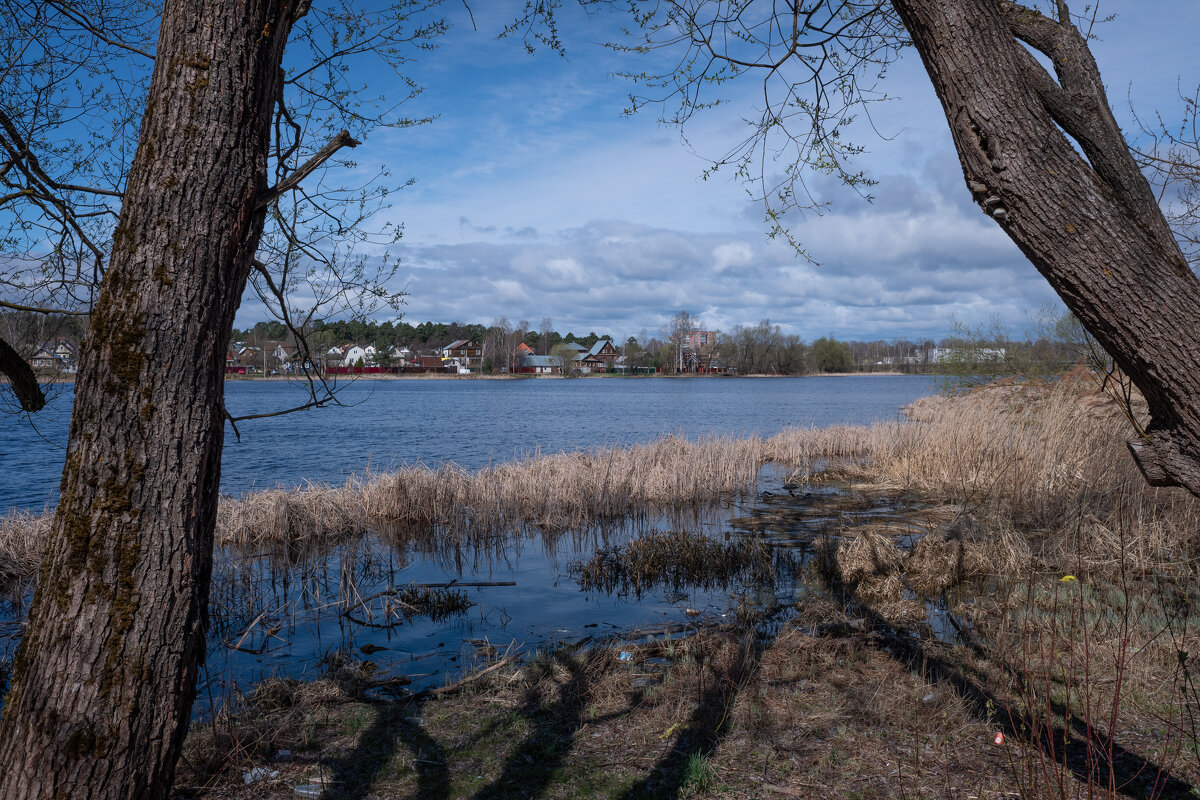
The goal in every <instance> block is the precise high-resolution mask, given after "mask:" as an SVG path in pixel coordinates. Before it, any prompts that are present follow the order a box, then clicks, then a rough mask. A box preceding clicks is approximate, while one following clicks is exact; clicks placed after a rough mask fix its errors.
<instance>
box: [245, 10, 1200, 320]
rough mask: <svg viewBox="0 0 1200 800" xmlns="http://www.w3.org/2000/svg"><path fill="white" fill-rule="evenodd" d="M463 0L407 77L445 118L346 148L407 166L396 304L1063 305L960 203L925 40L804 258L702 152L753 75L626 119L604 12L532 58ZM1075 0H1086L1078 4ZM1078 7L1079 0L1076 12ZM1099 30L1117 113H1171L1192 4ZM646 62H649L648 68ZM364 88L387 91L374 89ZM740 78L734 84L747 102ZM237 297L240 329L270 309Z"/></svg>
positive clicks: (917, 313) (433, 315) (623, 313)
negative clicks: (861, 170)
mask: <svg viewBox="0 0 1200 800" xmlns="http://www.w3.org/2000/svg"><path fill="white" fill-rule="evenodd" d="M481 5H484V4H480V3H473V4H472V11H473V12H474V16H475V20H476V23H477V26H478V29H479V30H478V31H477V32H476V31H472V30H471V29H470V24H469V20H468V19H467V15H466V11H465V9H464V7H463V6H462V5H461V4H460V3H454V2H452V3H448V4H447V5H446V6H445V7H444V12H445V13H446V14H447V15H448V17H449V18H450V19H451V22H452V23H453V25H454V28H453V30H452V31H451V32H450V33H449V34H448V35H447V36H446V38H445V39H444V40H443V41H442V42H441V45H440V47H439V49H438V50H437V51H436V52H434V53H431V54H425V55H424V56H422V58H421V60H420V61H419V62H417V63H416V64H414V65H413V68H412V70H411V71H410V74H412V76H413V77H414V78H415V79H416V80H417V81H418V82H419V83H421V84H422V85H423V86H424V87H425V92H424V93H423V94H422V95H421V96H420V97H419V98H418V99H417V100H415V101H412V102H410V103H409V104H407V105H406V106H404V108H403V111H404V112H405V113H406V114H409V115H436V116H437V119H436V121H434V122H433V123H432V124H430V125H428V126H424V127H421V128H416V129H406V130H380V131H376V132H375V133H374V134H373V135H371V136H370V137H369V138H368V139H367V140H366V141H365V143H364V144H363V146H362V147H360V148H358V149H357V150H356V151H355V152H354V158H355V160H356V161H357V162H358V163H359V164H360V165H361V167H360V168H361V169H362V170H364V171H368V170H374V169H375V168H376V167H378V166H380V165H387V166H388V167H390V168H391V170H392V171H393V172H394V174H395V175H397V176H402V177H407V176H411V177H413V178H415V179H416V183H415V184H414V185H413V186H411V187H409V188H407V189H405V190H404V191H403V192H401V193H399V194H398V195H394V196H393V199H392V206H391V208H390V209H388V210H387V212H386V218H387V219H389V220H391V221H394V222H396V223H403V224H404V226H405V237H404V239H403V240H402V242H401V243H400V244H399V245H398V246H395V247H393V248H392V252H393V253H394V254H395V255H397V256H399V257H400V259H401V264H400V269H399V271H398V273H397V278H396V280H395V281H394V285H393V288H395V289H400V288H407V291H408V293H409V296H408V301H407V305H406V307H405V308H404V318H405V319H406V320H408V321H410V322H413V323H417V322H421V321H424V320H440V321H451V320H459V321H464V322H482V323H488V322H490V321H491V320H492V319H494V318H495V317H497V316H500V315H504V316H506V317H508V318H509V319H510V320H512V321H514V322H516V321H518V320H528V321H529V322H530V323H531V324H532V326H533V327H534V328H536V327H537V326H538V323H539V322H540V320H541V319H542V318H543V317H546V316H548V317H550V318H552V319H553V321H554V324H555V327H556V328H557V329H558V330H560V331H563V332H565V331H567V330H572V331H575V332H586V331H588V330H595V331H597V332H604V333H611V334H614V335H616V336H618V337H622V338H623V337H625V336H629V335H639V334H640V333H641V332H642V331H646V332H648V333H649V334H651V335H655V334H658V333H659V332H660V331H661V330H662V328H663V327H664V326H665V324H666V322H667V320H668V319H669V318H670V317H671V316H672V315H673V314H674V313H676V312H678V311H680V310H687V311H689V312H691V313H693V314H697V315H699V316H700V317H701V318H702V319H703V320H704V321H705V322H706V323H707V325H708V326H709V327H712V328H719V329H725V330H728V329H729V328H731V327H732V326H734V325H737V324H747V325H749V324H756V323H757V322H758V321H759V320H761V319H763V318H770V319H771V321H772V322H773V323H778V324H780V325H781V326H783V328H784V329H786V330H788V331H790V332H793V333H797V334H799V335H801V336H802V337H804V338H805V339H806V340H811V339H813V338H816V337H818V336H824V335H829V334H833V335H835V336H837V337H839V338H857V339H874V338H884V339H892V338H899V337H904V338H913V339H923V338H926V337H932V338H939V337H941V336H944V335H946V334H947V333H948V332H949V327H950V322H951V319H952V318H955V319H958V320H960V321H963V322H966V323H975V322H980V321H985V320H987V319H989V318H990V317H991V316H992V315H999V316H1000V317H1001V318H1003V319H1006V320H1008V321H1009V322H1010V323H1011V324H1012V325H1013V326H1014V327H1020V326H1021V325H1022V324H1023V323H1024V321H1025V320H1026V319H1027V316H1028V314H1030V313H1032V312H1035V311H1036V310H1037V309H1038V308H1039V307H1041V306H1042V305H1044V304H1046V303H1052V302H1055V299H1054V296H1053V293H1052V292H1051V291H1050V289H1049V287H1048V286H1047V285H1046V283H1045V281H1044V280H1043V279H1042V278H1041V277H1040V276H1039V275H1038V274H1037V273H1036V272H1035V271H1034V270H1033V268H1032V267H1031V266H1029V264H1028V263H1027V262H1026V261H1025V260H1024V258H1023V257H1022V256H1021V255H1020V253H1019V252H1018V251H1017V250H1016V248H1015V247H1014V246H1013V245H1012V244H1011V243H1010V242H1009V241H1008V239H1007V238H1006V237H1005V236H1004V235H1003V234H1002V233H1001V231H1000V229H999V228H998V227H997V226H996V225H994V224H993V223H992V222H991V221H990V220H988V219H987V218H985V217H984V215H983V214H982V212H980V211H979V210H978V208H977V207H976V206H974V205H973V204H972V203H971V202H970V198H969V196H968V193H967V190H966V188H965V186H964V184H963V180H962V173H961V170H960V168H959V166H958V161H957V158H956V156H955V154H954V150H953V147H952V145H951V142H950V137H949V132H948V129H947V126H946V122H945V120H944V118H943V116H942V113H941V109H940V106H939V105H938V103H937V100H936V98H935V97H934V94H933V91H932V88H931V87H930V85H929V82H928V80H927V78H926V77H925V75H924V72H923V70H922V68H921V66H920V63H919V60H918V59H917V58H916V55H915V53H912V52H909V53H907V54H906V55H905V56H904V58H903V60H902V61H901V63H900V64H898V65H897V66H896V67H895V68H894V69H893V70H892V73H891V75H890V77H889V78H888V80H887V81H886V86H885V88H886V91H887V92H888V94H889V95H892V96H895V97H897V98H899V99H897V100H895V101H892V102H889V103H886V104H881V105H878V106H876V107H875V111H874V121H875V125H876V127H877V128H878V129H879V130H880V131H881V132H882V133H884V134H885V135H886V136H888V137H889V139H888V140H885V139H882V138H880V137H878V136H875V135H874V134H872V133H870V132H864V133H862V134H860V135H859V137H858V139H859V141H860V142H861V143H862V144H865V145H866V146H867V147H868V152H867V153H866V154H865V155H864V156H862V158H861V164H862V165H863V166H864V167H866V168H867V169H869V171H870V172H871V174H872V175H873V177H875V178H876V179H878V180H879V182H880V183H879V185H878V186H877V187H875V188H874V189H873V190H872V191H873V194H874V195H875V201H874V203H872V204H866V203H864V202H863V201H862V200H861V199H859V198H857V197H855V196H854V195H853V194H852V193H850V192H848V191H846V190H844V189H842V188H841V187H839V186H837V185H836V184H834V183H832V182H830V181H829V180H827V179H822V178H820V177H819V176H818V177H817V178H815V179H814V180H813V182H812V183H811V184H810V185H811V186H812V187H813V188H814V190H815V192H816V193H817V194H818V195H819V196H821V197H822V198H826V199H830V200H833V201H834V203H833V206H832V208H831V209H830V210H828V211H826V212H825V213H824V214H822V215H820V216H815V215H808V216H807V218H806V219H804V220H802V221H797V222H795V223H794V224H793V227H792V230H793V233H794V234H795V235H796V236H797V238H799V239H800V240H801V241H802V242H803V244H804V246H805V247H806V248H807V250H808V252H809V254H810V255H811V256H812V259H813V261H815V262H816V263H811V262H809V261H807V260H805V259H804V258H802V257H800V256H798V255H796V253H795V252H794V251H793V250H791V249H790V248H789V247H788V246H787V245H786V244H784V243H781V242H778V241H770V240H768V238H767V236H766V232H767V226H766V225H765V224H764V223H763V221H762V216H763V215H762V208H761V206H760V205H758V204H757V203H754V202H752V201H751V200H750V199H749V198H748V196H747V192H746V187H744V186H743V185H741V184H739V183H737V182H732V181H729V180H727V179H725V178H724V177H722V176H720V175H718V176H717V177H716V178H712V179H709V180H707V181H704V180H702V179H701V173H702V171H703V169H704V167H705V162H704V160H703V159H702V158H701V157H700V156H710V157H717V156H720V155H721V154H722V153H723V152H724V151H725V150H727V149H728V148H729V147H730V146H731V144H732V143H734V142H735V141H737V140H738V139H739V138H740V137H741V136H743V135H744V128H743V125H742V123H741V122H740V121H739V119H738V115H739V114H742V113H749V110H748V109H749V108H750V105H749V104H752V103H753V89H754V88H755V87H754V86H753V85H752V82H751V81H746V82H744V85H742V86H733V87H731V88H730V89H729V90H728V91H727V92H725V95H726V96H729V97H731V99H732V101H733V102H732V103H731V105H730V106H729V108H728V109H727V110H722V109H718V110H716V111H714V112H711V113H705V114H702V115H700V116H698V117H696V118H695V119H694V121H693V122H691V123H689V125H688V127H687V128H686V129H685V131H684V133H685V134H686V136H687V138H688V141H689V142H690V144H691V148H692V149H693V150H695V151H696V152H695V153H693V152H691V151H690V150H689V148H688V147H686V146H684V144H683V143H682V141H681V136H680V131H679V129H677V128H674V127H670V126H663V125H660V124H658V123H657V122H656V112H655V110H654V109H647V110H646V111H644V112H642V113H640V114H638V115H635V116H633V117H631V118H626V117H624V116H623V115H622V110H623V108H624V106H625V98H626V95H627V94H628V92H629V91H630V88H631V87H630V86H629V85H628V84H627V83H626V82H624V81H622V80H620V79H619V78H616V77H613V76H612V75H611V73H612V72H613V71H615V70H620V69H628V68H630V67H629V65H630V64H631V57H629V56H622V55H620V54H614V53H611V52H608V51H606V50H604V49H603V48H601V47H598V46H597V45H596V44H594V42H595V41H597V40H599V39H601V38H603V28H604V25H605V24H606V23H603V22H600V23H598V22H597V21H596V20H589V19H586V18H583V17H581V16H579V15H578V14H576V13H574V11H573V10H572V9H568V12H567V17H566V18H565V19H564V30H563V39H564V41H565V43H566V45H567V56H566V58H561V57H559V56H557V55H555V54H554V53H552V52H550V51H548V50H546V49H544V48H543V49H541V50H539V52H538V53H537V54H535V55H533V56H530V55H528V54H526V53H525V51H524V49H523V48H522V47H521V46H520V43H519V42H516V41H496V40H495V39H494V38H493V36H494V33H495V31H496V30H498V29H499V28H500V27H501V26H502V25H503V22H504V21H505V16H504V13H505V12H504V10H503V9H499V8H496V6H499V5H503V6H508V5H509V4H487V8H486V9H485V8H480V7H479V6H481ZM1076 5H1079V4H1078V3H1076ZM1073 10H1075V11H1081V10H1082V6H1080V7H1079V8H1074V9H1073ZM1101 11H1102V13H1104V14H1110V13H1115V14H1117V15H1118V16H1117V19H1116V20H1115V21H1114V22H1111V23H1108V24H1106V25H1104V26H1103V27H1101V28H1100V29H1099V31H1098V33H1099V36H1100V40H1099V41H1097V42H1095V43H1094V44H1093V50H1094V52H1095V53H1096V56H1097V60H1098V62H1099V64H1100V68H1101V72H1102V74H1103V76H1104V78H1105V82H1106V84H1107V86H1108V91H1109V99H1110V101H1111V102H1112V104H1113V105H1114V110H1115V112H1116V113H1117V116H1118V119H1119V120H1120V121H1121V122H1122V125H1123V126H1124V127H1125V129H1126V130H1127V131H1128V130H1131V129H1133V128H1134V126H1133V123H1132V118H1131V115H1130V111H1129V101H1130V100H1132V102H1133V104H1134V106H1135V108H1136V109H1137V110H1138V112H1139V113H1140V114H1143V115H1152V114H1153V112H1154V110H1155V109H1161V110H1163V111H1164V113H1165V114H1166V115H1167V116H1168V117H1175V116H1177V114H1178V109H1179V108H1180V105H1179V102H1178V97H1177V87H1185V91H1186V87H1187V86H1188V84H1189V82H1190V83H1191V85H1192V86H1193V87H1194V86H1195V84H1196V82H1197V80H1198V79H1200V56H1197V49H1196V46H1195V43H1194V41H1195V40H1194V35H1195V31H1196V30H1200V3H1196V2H1192V1H1191V0H1187V1H1186V2H1185V1H1184V0H1173V1H1171V2H1168V1H1167V0H1141V1H1140V2H1134V1H1133V0H1120V1H1118V0H1107V2H1104V3H1103V4H1102V5H1101ZM636 68H640V67H636ZM371 88H372V89H374V88H375V87H373V86H372V87H371ZM739 94H740V95H741V96H740V97H739ZM262 316H263V315H262V313H261V308H260V307H258V306H257V304H255V303H252V302H247V304H246V305H245V306H244V307H243V310H242V313H241V314H240V315H239V324H242V325H245V324H248V323H252V322H254V321H256V320H257V319H260V318H262Z"/></svg>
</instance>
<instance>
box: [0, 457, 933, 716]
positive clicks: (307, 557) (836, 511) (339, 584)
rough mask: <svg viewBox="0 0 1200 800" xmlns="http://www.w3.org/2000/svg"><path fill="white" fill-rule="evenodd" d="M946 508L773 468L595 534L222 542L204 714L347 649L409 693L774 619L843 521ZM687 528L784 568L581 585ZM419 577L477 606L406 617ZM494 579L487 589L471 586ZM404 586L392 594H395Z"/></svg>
mask: <svg viewBox="0 0 1200 800" xmlns="http://www.w3.org/2000/svg"><path fill="white" fill-rule="evenodd" d="M938 522H939V519H938V514H937V510H936V509H929V508H928V507H927V506H926V505H924V504H923V503H920V502H918V501H917V500H916V499H914V498H911V497H903V496H875V495H869V496H868V495H862V494H859V493H857V492H855V491H853V490H848V489H847V488H846V487H844V486H837V485H820V486H814V485H796V484H792V483H788V482H787V481H786V478H785V475H784V474H783V473H781V472H779V471H777V470H776V469H775V468H774V467H771V466H767V467H765V468H764V469H763V470H762V471H761V474H760V478H759V482H758V486H757V489H756V491H755V493H754V494H751V495H746V496H742V497H734V498H729V499H728V500H726V501H724V502H722V503H719V504H716V505H713V506H710V507H708V508H703V509H693V510H690V511H687V512H681V513H677V514H674V515H670V514H660V515H657V516H653V517H648V518H644V519H638V520H627V521H625V522H624V523H622V524H616V525H608V526H601V527H597V528H594V529H592V530H588V531H582V532H580V531H574V532H565V533H560V534H548V533H545V532H543V531H540V530H538V529H536V528H534V529H527V530H524V531H520V532H516V533H512V534H509V535H498V536H495V537H492V538H491V539H489V540H487V541H485V542H483V543H482V545H481V546H479V547H470V546H465V545H459V544H456V543H455V542H454V541H453V540H451V541H449V542H448V543H445V544H443V545H441V546H434V545H433V544H432V543H431V540H430V539H429V537H421V538H416V539H414V538H409V537H408V536H406V535H405V534H404V533H403V532H398V531H387V530H377V531H372V532H370V533H368V534H366V535H364V536H363V537H360V538H359V539H357V540H355V541H352V542H349V543H345V544H342V545H339V546H336V547H333V548H331V549H329V550H327V551H324V552H321V553H316V554H312V553H310V554H304V555H298V556H295V557H294V558H290V559H289V558H288V556H287V555H286V554H279V553H273V554H268V553H260V554H252V553H250V554H247V553H235V552H232V551H228V550H227V551H222V552H220V553H218V554H217V563H216V567H215V570H214V580H213V593H212V599H211V609H212V612H211V617H212V624H211V630H210V636H209V646H208V656H207V660H206V664H205V667H204V671H203V673H202V675H201V680H200V693H199V698H198V701H197V705H196V707H195V712H196V714H197V715H198V716H200V717H205V716H207V715H209V714H211V713H212V711H213V709H214V708H219V707H220V706H221V705H222V704H223V703H225V702H227V701H228V699H229V698H230V697H233V696H236V693H237V692H238V691H241V692H245V691H248V690H249V689H251V688H252V687H253V686H254V685H255V684H257V683H258V682H260V681H261V680H262V679H263V678H267V677H277V676H282V677H295V678H302V679H303V678H314V677H316V676H318V675H319V674H320V673H321V671H322V662H323V660H325V659H326V658H327V657H328V656H329V655H330V654H332V653H335V652H340V653H342V654H345V655H347V656H349V657H351V658H355V659H363V660H370V661H371V662H372V663H373V664H374V665H376V667H377V670H378V673H377V674H378V675H380V676H387V677H389V678H402V679H403V680H404V682H405V683H407V684H408V685H407V689H409V690H415V689H420V688H422V687H425V686H431V685H438V684H441V683H444V682H445V681H446V680H447V679H448V678H450V677H453V676H455V675H457V674H460V673H462V672H464V671H466V670H469V669H471V668H473V667H475V666H477V665H479V664H482V663H484V662H486V661H487V660H488V659H489V658H494V657H496V656H497V655H499V654H503V653H505V652H506V651H507V650H508V648H509V647H512V648H513V649H515V650H521V651H522V652H525V653H528V652H532V651H533V650H536V649H546V648H550V647H554V646H555V645H557V644H563V643H581V642H582V643H587V642H591V641H605V640H612V639H621V640H625V639H629V638H630V637H634V638H636V637H638V636H641V635H642V634H643V633H645V632H646V631H647V630H651V631H654V630H656V631H658V632H659V635H662V632H664V631H672V632H674V635H680V634H681V633H684V632H686V630H687V629H689V628H695V627H697V626H700V625H708V624H714V623H723V622H732V621H733V620H734V619H735V618H736V617H738V616H739V615H740V614H742V615H744V614H745V613H746V612H747V611H748V610H749V611H752V612H754V613H755V614H756V615H761V614H767V615H768V616H771V617H772V618H773V619H774V620H775V622H776V623H778V622H780V621H782V620H783V619H786V617H787V615H788V613H789V609H791V608H792V607H793V606H794V605H795V604H796V602H797V601H799V600H801V599H802V598H804V597H806V596H808V595H811V594H814V593H817V594H828V590H827V589H826V588H825V587H824V586H823V585H822V584H821V581H820V579H819V578H817V576H816V575H815V573H814V570H812V569H806V565H807V564H808V563H809V562H810V561H811V559H812V558H813V556H814V552H813V543H814V540H816V539H818V538H819V537H822V536H834V537H836V536H838V535H839V534H840V532H841V530H842V529H843V528H855V527H858V526H862V525H871V526H873V527H874V528H875V529H880V526H884V529H886V530H887V531H888V532H889V535H891V536H892V538H893V540H894V541H895V542H896V543H897V545H898V546H899V547H901V548H902V549H907V548H908V547H911V546H912V544H913V542H915V540H916V539H917V538H919V537H920V536H921V535H922V534H923V533H925V532H926V531H928V530H931V529H933V528H935V527H937V525H938ZM678 530H686V531H690V532H697V533H702V534H704V535H706V536H709V537H711V538H713V539H714V540H716V541H718V542H724V541H730V540H734V541H736V540H737V539H738V537H745V538H747V539H752V540H760V541H762V542H764V543H766V544H767V545H769V547H770V548H771V550H772V551H773V552H774V553H775V554H776V557H775V561H774V563H775V571H774V576H773V579H771V578H768V579H764V580H759V581H735V582H734V583H733V584H732V585H728V586H717V587H715V588H710V589H702V588H698V587H697V586H696V585H686V584H684V585H670V584H664V585H656V586H651V587H649V588H648V589H646V590H645V591H643V592H641V593H640V594H638V595H636V596H635V593H632V592H624V593H621V592H615V593H610V592H604V591H600V590H592V591H583V590H581V589H580V585H579V583H578V582H577V581H576V580H575V578H574V577H572V575H571V573H570V569H569V567H570V565H571V564H572V563H573V562H577V561H582V560H586V559H589V558H591V557H592V556H593V555H594V554H595V553H596V551H597V549H599V548H602V547H611V546H614V545H623V544H627V543H628V542H629V541H631V540H632V539H634V538H636V537H639V536H644V535H648V534H651V533H653V532H656V531H658V532H665V531H678ZM410 584H418V585H420V584H448V585H449V588H450V589H452V590H455V591H461V592H462V593H463V594H464V596H465V598H466V599H467V600H468V601H469V602H470V603H471V604H472V605H471V607H470V608H469V609H467V611H466V612H465V613H462V614H461V615H454V616H451V617H450V618H449V619H445V620H440V621H433V620H430V619H429V618H427V617H425V616H421V615H411V616H406V615H405V613H404V612H405V609H404V608H402V607H401V606H400V605H399V604H397V603H396V602H395V600H394V591H395V590H397V589H402V588H404V587H407V586H409V585H410ZM473 584H489V585H473ZM388 592H392V594H388ZM28 598H29V591H28V590H26V591H25V592H23V593H21V595H19V596H18V597H14V598H10V599H9V600H8V601H6V602H7V604H8V605H7V607H6V602H0V620H8V621H6V622H5V621H0V659H2V658H4V656H5V654H6V653H7V654H8V655H11V653H12V652H13V651H14V650H15V646H16V643H17V641H18V637H19V627H18V625H17V624H16V623H15V622H13V621H12V620H13V619H14V618H19V617H20V616H21V615H22V613H23V605H24V604H25V603H27V602H28ZM927 610H928V619H927V623H928V625H929V627H928V629H927V634H926V635H933V636H937V637H939V638H953V636H954V631H953V629H952V627H951V625H950V624H949V623H948V622H947V620H946V618H945V613H944V609H942V608H939V607H938V606H937V604H934V603H931V604H929V605H928V607H927Z"/></svg>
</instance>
